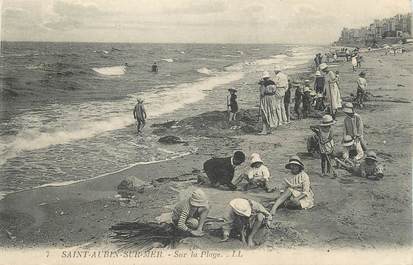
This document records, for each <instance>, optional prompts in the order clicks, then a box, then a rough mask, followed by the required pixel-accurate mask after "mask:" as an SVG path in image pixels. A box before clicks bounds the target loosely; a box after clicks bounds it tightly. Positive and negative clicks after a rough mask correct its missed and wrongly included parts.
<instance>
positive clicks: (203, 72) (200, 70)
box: [196, 67, 212, 75]
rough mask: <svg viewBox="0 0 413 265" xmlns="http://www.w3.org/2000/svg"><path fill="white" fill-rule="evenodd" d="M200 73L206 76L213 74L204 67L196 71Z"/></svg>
mask: <svg viewBox="0 0 413 265" xmlns="http://www.w3.org/2000/svg"><path fill="white" fill-rule="evenodd" d="M196 71H197V72H198V73H200V74H205V75H210V74H212V70H209V69H208V68H206V67H202V68H199V69H198V70H196Z"/></svg>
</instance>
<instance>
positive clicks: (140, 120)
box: [133, 98, 147, 134]
mask: <svg viewBox="0 0 413 265" xmlns="http://www.w3.org/2000/svg"><path fill="white" fill-rule="evenodd" d="M137 101H138V103H136V105H135V108H134V109H133V117H134V119H135V120H136V129H137V130H138V134H140V133H142V130H143V127H145V120H146V118H147V115H146V111H145V107H144V105H143V99H141V98H138V99H137Z"/></svg>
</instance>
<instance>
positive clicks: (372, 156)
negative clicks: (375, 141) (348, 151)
mask: <svg viewBox="0 0 413 265" xmlns="http://www.w3.org/2000/svg"><path fill="white" fill-rule="evenodd" d="M366 159H370V160H373V161H376V162H377V155H376V153H375V152H374V151H368V152H367V155H366Z"/></svg>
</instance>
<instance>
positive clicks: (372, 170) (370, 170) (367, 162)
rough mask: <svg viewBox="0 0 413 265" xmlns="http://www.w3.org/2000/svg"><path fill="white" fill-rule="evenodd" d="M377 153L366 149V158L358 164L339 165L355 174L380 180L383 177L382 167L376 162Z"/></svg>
mask: <svg viewBox="0 0 413 265" xmlns="http://www.w3.org/2000/svg"><path fill="white" fill-rule="evenodd" d="M377 162H378V161H377V155H376V153H375V152H373V151H368V152H367V155H366V158H365V159H364V161H363V162H361V164H360V165H359V166H348V165H346V164H343V163H340V165H341V166H342V167H343V168H344V169H345V170H347V171H348V172H350V173H351V174H353V175H355V176H359V177H362V178H368V179H371V180H380V179H382V178H383V177H384V173H383V171H384V170H383V167H382V166H380V165H378V164H377Z"/></svg>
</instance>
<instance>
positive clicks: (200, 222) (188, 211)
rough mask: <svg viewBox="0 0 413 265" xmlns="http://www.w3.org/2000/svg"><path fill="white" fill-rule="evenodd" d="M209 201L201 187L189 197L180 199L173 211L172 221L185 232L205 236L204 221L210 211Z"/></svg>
mask: <svg viewBox="0 0 413 265" xmlns="http://www.w3.org/2000/svg"><path fill="white" fill-rule="evenodd" d="M209 209H210V206H209V202H208V198H207V196H206V195H205V193H204V192H203V191H202V190H201V189H197V190H195V191H193V192H192V194H191V196H190V197H189V198H186V199H184V200H182V201H180V202H179V203H178V204H177V205H176V206H175V208H174V210H173V212H172V223H173V224H174V225H175V227H176V228H177V229H178V230H179V231H181V232H183V233H189V234H190V235H193V236H203V235H204V232H203V227H204V223H205V221H206V219H207V217H208V213H209Z"/></svg>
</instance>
